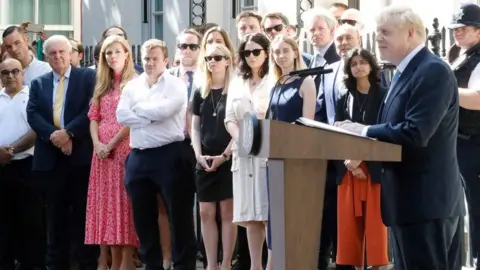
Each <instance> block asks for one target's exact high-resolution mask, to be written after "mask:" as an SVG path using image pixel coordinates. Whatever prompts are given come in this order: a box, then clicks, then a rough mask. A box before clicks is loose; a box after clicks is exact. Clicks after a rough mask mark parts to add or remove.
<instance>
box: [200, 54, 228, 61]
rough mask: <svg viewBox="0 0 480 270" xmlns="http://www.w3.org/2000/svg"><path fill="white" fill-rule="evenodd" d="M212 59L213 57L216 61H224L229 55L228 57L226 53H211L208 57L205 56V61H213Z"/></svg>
mask: <svg viewBox="0 0 480 270" xmlns="http://www.w3.org/2000/svg"><path fill="white" fill-rule="evenodd" d="M212 59H213V60H214V61H215V62H220V61H222V60H223V59H225V60H227V59H228V57H226V56H225V55H210V56H206V57H205V61H207V62H211V61H212Z"/></svg>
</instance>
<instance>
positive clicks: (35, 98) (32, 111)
mask: <svg viewBox="0 0 480 270" xmlns="http://www.w3.org/2000/svg"><path fill="white" fill-rule="evenodd" d="M94 87H95V70H93V69H89V68H74V67H72V69H71V72H70V77H69V81H68V89H67V95H66V97H65V98H66V100H65V108H64V116H63V119H64V123H65V128H66V129H67V130H69V131H70V132H72V133H73V135H74V138H73V140H72V144H73V146H72V154H71V155H70V156H69V157H66V156H65V155H63V153H62V152H61V150H60V149H58V148H57V147H55V145H53V144H52V143H51V142H50V135H51V134H52V133H53V132H54V131H55V130H57V128H56V127H55V126H54V124H53V72H49V73H46V74H45V75H43V76H40V77H38V78H36V79H34V80H33V81H32V83H31V86H30V99H29V101H28V104H27V119H28V123H29V124H30V126H31V127H32V129H33V130H34V131H35V132H36V133H37V139H36V141H35V154H34V156H33V169H34V170H36V171H49V170H52V169H54V168H55V166H56V164H57V160H59V159H65V158H68V159H69V162H70V164H72V165H73V166H86V165H89V164H90V163H91V160H92V153H93V146H92V139H91V137H90V127H89V125H90V120H89V119H88V116H87V114H88V110H89V107H90V100H91V99H92V95H93V90H94Z"/></svg>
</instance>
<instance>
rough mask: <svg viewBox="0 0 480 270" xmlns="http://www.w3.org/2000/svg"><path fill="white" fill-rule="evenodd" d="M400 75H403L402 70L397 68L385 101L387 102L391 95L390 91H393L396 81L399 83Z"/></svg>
mask: <svg viewBox="0 0 480 270" xmlns="http://www.w3.org/2000/svg"><path fill="white" fill-rule="evenodd" d="M400 75H402V72H401V71H400V70H398V69H397V70H396V71H395V74H393V77H392V81H391V82H390V87H389V88H388V92H387V96H386V97H385V103H387V100H388V97H389V96H390V93H391V92H392V90H393V87H394V86H395V83H397V81H398V78H400Z"/></svg>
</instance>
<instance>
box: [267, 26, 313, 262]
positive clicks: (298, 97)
mask: <svg viewBox="0 0 480 270" xmlns="http://www.w3.org/2000/svg"><path fill="white" fill-rule="evenodd" d="M301 57H302V55H301V53H300V50H299V48H298V45H297V42H296V41H295V40H294V39H293V38H291V37H287V36H283V35H280V36H277V37H276V38H275V39H274V40H273V41H272V43H271V45H270V74H269V75H270V77H271V79H272V80H274V81H276V82H277V84H276V85H275V86H274V88H273V89H272V90H271V92H270V104H269V107H268V110H267V117H266V118H268V119H273V120H277V121H282V122H287V123H294V122H295V120H297V119H298V118H300V117H305V118H309V119H313V118H314V116H315V107H316V101H317V100H316V98H317V97H316V89H315V82H314V81H313V79H312V78H311V77H299V76H296V75H289V73H290V72H292V71H296V70H299V69H303V68H304V64H303V61H302V58H301ZM269 181H270V179H268V178H267V183H269ZM268 225H270V221H269V223H268ZM268 227H269V228H268V229H267V243H268V248H269V252H270V253H271V250H272V244H273V245H275V243H272V242H271V232H270V226H268ZM287 255H288V254H287ZM267 269H269V270H270V269H271V265H269V267H267Z"/></svg>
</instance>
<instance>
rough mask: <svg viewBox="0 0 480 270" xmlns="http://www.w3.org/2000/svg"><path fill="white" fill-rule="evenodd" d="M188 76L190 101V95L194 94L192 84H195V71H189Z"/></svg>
mask: <svg viewBox="0 0 480 270" xmlns="http://www.w3.org/2000/svg"><path fill="white" fill-rule="evenodd" d="M187 76H188V88H187V89H188V100H190V95H191V94H192V82H193V71H187Z"/></svg>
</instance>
